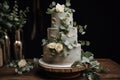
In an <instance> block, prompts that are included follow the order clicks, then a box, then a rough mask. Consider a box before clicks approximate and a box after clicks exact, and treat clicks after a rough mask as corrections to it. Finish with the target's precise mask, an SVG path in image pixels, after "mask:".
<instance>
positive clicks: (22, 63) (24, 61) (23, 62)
mask: <svg viewBox="0 0 120 80" xmlns="http://www.w3.org/2000/svg"><path fill="white" fill-rule="evenodd" d="M26 64H27V62H26V60H25V59H21V60H20V61H19V62H18V66H19V68H21V67H24V66H25V65H26Z"/></svg>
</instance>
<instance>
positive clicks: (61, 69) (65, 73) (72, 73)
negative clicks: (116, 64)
mask: <svg viewBox="0 0 120 80" xmlns="http://www.w3.org/2000/svg"><path fill="white" fill-rule="evenodd" d="M39 65H40V67H41V68H42V69H43V70H45V71H46V74H47V76H49V77H52V78H57V79H67V78H76V77H79V76H80V74H81V71H83V70H85V69H86V67H85V66H77V67H71V65H55V64H48V63H45V62H44V61H43V60H42V58H41V59H39Z"/></svg>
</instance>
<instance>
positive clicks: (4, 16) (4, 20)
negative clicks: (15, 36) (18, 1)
mask: <svg viewBox="0 0 120 80" xmlns="http://www.w3.org/2000/svg"><path fill="white" fill-rule="evenodd" d="M11 27H12V23H11V18H10V6H9V4H8V2H7V1H4V2H3V3H0V31H1V32H7V30H10V28H11Z"/></svg>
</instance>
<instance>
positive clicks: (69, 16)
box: [51, 12, 73, 28]
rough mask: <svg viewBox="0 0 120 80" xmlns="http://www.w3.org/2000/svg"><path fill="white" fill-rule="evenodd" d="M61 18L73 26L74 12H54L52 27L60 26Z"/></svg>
mask: <svg viewBox="0 0 120 80" xmlns="http://www.w3.org/2000/svg"><path fill="white" fill-rule="evenodd" d="M61 20H62V21H63V22H64V23H65V24H66V25H68V27H73V14H72V13H69V12H66V13H54V14H52V15H51V21H52V22H51V23H52V25H51V27H56V28H59V27H60V26H62V24H61Z"/></svg>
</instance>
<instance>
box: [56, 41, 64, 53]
mask: <svg viewBox="0 0 120 80" xmlns="http://www.w3.org/2000/svg"><path fill="white" fill-rule="evenodd" d="M55 50H56V51H57V52H58V53H59V52H60V51H62V50H63V45H62V44H61V43H57V44H56V46H55Z"/></svg>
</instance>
